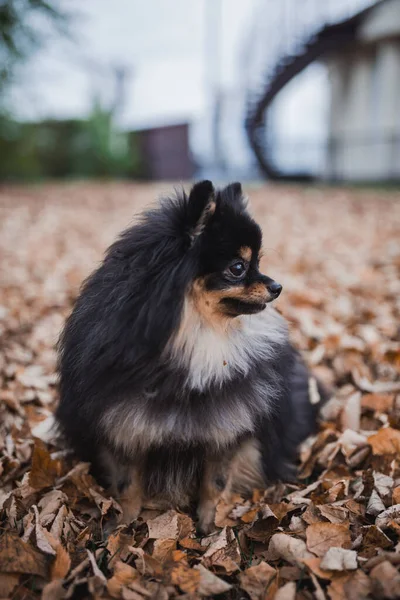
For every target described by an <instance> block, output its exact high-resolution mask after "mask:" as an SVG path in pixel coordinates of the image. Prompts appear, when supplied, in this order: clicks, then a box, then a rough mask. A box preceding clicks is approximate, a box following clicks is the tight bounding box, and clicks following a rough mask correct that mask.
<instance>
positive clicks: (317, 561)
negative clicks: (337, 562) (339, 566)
mask: <svg viewBox="0 0 400 600" xmlns="http://www.w3.org/2000/svg"><path fill="white" fill-rule="evenodd" d="M321 560H322V559H321V558H318V557H317V556H313V557H312V558H306V559H304V561H303V562H304V564H305V565H306V566H307V567H308V568H309V570H310V571H311V572H312V573H314V575H316V576H317V577H318V578H319V579H328V580H329V579H332V577H333V573H332V571H326V570H324V569H321Z"/></svg>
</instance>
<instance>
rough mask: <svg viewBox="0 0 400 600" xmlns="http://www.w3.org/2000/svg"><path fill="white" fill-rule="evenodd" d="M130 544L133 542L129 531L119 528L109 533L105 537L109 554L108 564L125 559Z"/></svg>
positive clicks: (111, 564)
mask: <svg viewBox="0 0 400 600" xmlns="http://www.w3.org/2000/svg"><path fill="white" fill-rule="evenodd" d="M131 544H133V535H132V534H131V533H128V532H127V531H125V530H121V529H118V530H117V531H114V532H113V533H111V535H109V537H108V539H107V550H108V552H109V555H110V558H109V561H108V565H109V566H110V567H112V566H113V565H114V563H116V562H118V561H119V560H124V559H126V558H127V555H128V553H129V546H130V545H131Z"/></svg>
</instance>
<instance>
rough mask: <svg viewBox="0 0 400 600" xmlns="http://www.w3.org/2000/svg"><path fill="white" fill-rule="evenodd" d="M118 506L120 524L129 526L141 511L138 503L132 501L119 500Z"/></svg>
mask: <svg viewBox="0 0 400 600" xmlns="http://www.w3.org/2000/svg"><path fill="white" fill-rule="evenodd" d="M119 504H120V506H121V508H122V514H121V517H120V523H121V524H124V525H129V524H130V523H132V521H135V520H136V519H137V518H138V516H139V515H140V511H141V509H142V506H141V503H140V502H135V501H132V500H120V501H119Z"/></svg>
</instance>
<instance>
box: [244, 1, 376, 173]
mask: <svg viewBox="0 0 400 600" xmlns="http://www.w3.org/2000/svg"><path fill="white" fill-rule="evenodd" d="M385 1H386V0H379V2H377V3H373V4H372V5H370V6H368V7H367V8H364V9H363V10H361V11H360V12H357V13H356V14H355V15H353V16H351V17H349V18H347V19H344V20H342V21H340V22H337V23H334V24H326V25H324V26H323V27H322V28H321V29H320V30H319V31H318V32H317V33H316V34H313V35H311V36H310V37H309V38H308V40H307V41H306V42H305V43H304V44H302V45H301V47H300V48H299V49H298V50H297V52H296V54H294V55H286V56H282V57H281V58H280V60H279V61H278V62H277V63H276V66H275V68H273V69H272V71H271V72H270V73H269V74H268V75H267V78H266V83H265V84H264V87H263V91H262V93H261V94H259V95H258V97H257V98H256V99H255V100H252V101H250V102H249V103H248V108H247V115H246V122H245V125H246V132H247V136H248V139H249V142H250V146H251V148H252V150H253V152H254V155H255V158H256V160H257V163H258V166H259V167H260V169H261V171H262V173H263V174H264V175H265V176H266V177H267V178H269V179H274V180H278V179H280V180H297V181H298V180H310V179H312V178H313V176H312V175H311V174H309V173H291V174H287V173H283V172H282V171H281V170H280V169H279V167H278V166H277V165H276V164H275V161H274V158H273V156H272V152H271V145H270V143H269V142H268V133H269V129H268V126H267V125H268V118H269V109H270V107H271V103H272V101H273V100H274V99H275V97H276V96H277V95H278V94H279V92H280V91H281V90H282V89H283V88H284V87H285V86H286V85H287V84H288V83H289V82H290V81H291V80H292V79H293V78H294V77H296V76H297V75H298V74H299V73H301V72H302V71H303V70H304V69H305V68H306V67H308V66H309V65H310V64H311V63H313V62H314V61H316V60H319V59H321V58H326V57H327V56H328V55H329V54H330V53H331V52H332V51H334V50H337V49H343V48H345V47H346V46H349V45H350V44H351V43H352V42H354V40H355V37H356V33H357V28H358V27H359V25H360V23H361V21H362V20H363V19H364V18H365V16H366V14H367V13H368V12H369V11H370V10H371V9H372V8H373V7H374V6H376V4H378V3H382V2H385Z"/></svg>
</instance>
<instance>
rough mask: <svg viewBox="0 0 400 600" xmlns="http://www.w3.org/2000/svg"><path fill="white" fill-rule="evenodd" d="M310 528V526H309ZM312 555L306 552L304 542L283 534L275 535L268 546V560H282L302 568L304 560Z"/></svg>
mask: <svg viewBox="0 0 400 600" xmlns="http://www.w3.org/2000/svg"><path fill="white" fill-rule="evenodd" d="M310 527H311V525H310ZM312 557H313V555H312V554H311V552H309V551H308V550H307V547H306V544H305V542H303V540H299V539H297V538H295V537H292V536H290V535H286V534H285V533H275V534H274V535H273V536H272V537H271V540H270V543H269V546H268V558H269V560H277V559H278V558H283V559H285V560H287V561H288V562H289V563H290V564H291V565H299V566H302V563H303V561H304V559H306V558H312Z"/></svg>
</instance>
